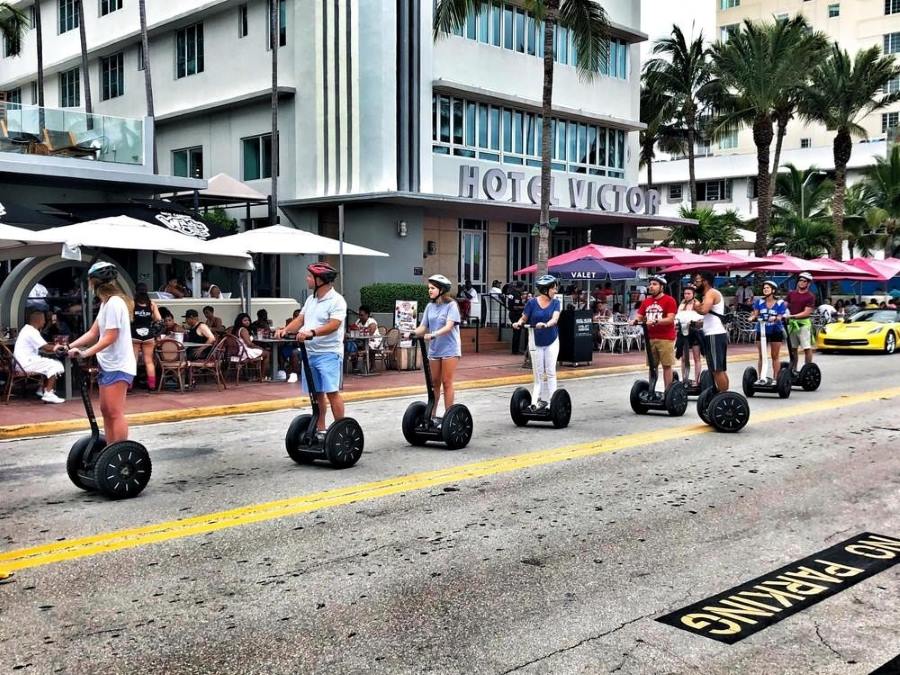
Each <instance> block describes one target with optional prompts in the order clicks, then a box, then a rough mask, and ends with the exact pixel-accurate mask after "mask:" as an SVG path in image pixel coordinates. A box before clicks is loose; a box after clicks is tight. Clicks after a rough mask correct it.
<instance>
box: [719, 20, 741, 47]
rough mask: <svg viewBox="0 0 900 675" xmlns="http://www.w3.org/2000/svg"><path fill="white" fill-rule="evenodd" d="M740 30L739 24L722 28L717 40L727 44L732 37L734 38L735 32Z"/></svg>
mask: <svg viewBox="0 0 900 675" xmlns="http://www.w3.org/2000/svg"><path fill="white" fill-rule="evenodd" d="M740 28H741V26H740V24H737V23H732V24H729V25H727V26H722V27H721V28H720V29H719V40H721V41H722V42H728V40H730V39H731V38H732V37H734V36H735V34H737V32H738V31H739V30H740Z"/></svg>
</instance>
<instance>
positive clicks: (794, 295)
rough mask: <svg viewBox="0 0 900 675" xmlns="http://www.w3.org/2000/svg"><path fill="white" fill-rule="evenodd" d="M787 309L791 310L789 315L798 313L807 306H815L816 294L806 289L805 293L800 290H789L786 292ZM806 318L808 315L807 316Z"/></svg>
mask: <svg viewBox="0 0 900 675" xmlns="http://www.w3.org/2000/svg"><path fill="white" fill-rule="evenodd" d="M785 300H786V301H787V306H788V309H789V310H790V312H791V316H794V315H796V314H800V313H801V312H802V311H803V310H804V309H806V308H807V307H813V308H814V307H815V306H816V296H815V295H813V294H812V293H810V292H809V291H807V292H806V293H801V292H800V291H791V292H790V293H788V294H787V298H785ZM807 318H808V317H807Z"/></svg>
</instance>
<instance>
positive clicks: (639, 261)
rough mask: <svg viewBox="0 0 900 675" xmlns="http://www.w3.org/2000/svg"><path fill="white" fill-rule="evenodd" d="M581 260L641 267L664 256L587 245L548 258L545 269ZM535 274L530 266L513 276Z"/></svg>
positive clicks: (652, 263)
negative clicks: (594, 259)
mask: <svg viewBox="0 0 900 675" xmlns="http://www.w3.org/2000/svg"><path fill="white" fill-rule="evenodd" d="M583 258H597V259H598V260H608V261H610V262H614V263H618V264H619V265H625V266H626V267H643V266H646V265H655V262H654V261H657V260H664V259H665V258H666V255H665V254H662V253H650V252H649V251H635V250H634V249H630V248H620V247H619V246H602V245H600V244H587V245H586V246H582V247H580V248H576V249H575V250H573V251H569V252H568V253H562V254H560V255H558V256H555V257H553V258H550V260H548V261H547V267H548V268H549V267H555V266H557V265H563V264H565V263H570V262H573V261H575V260H581V259H583ZM535 272H537V265H530V266H528V267H523V268H522V269H520V270H516V271H515V272H514V274H516V275H519V274H534V273H535Z"/></svg>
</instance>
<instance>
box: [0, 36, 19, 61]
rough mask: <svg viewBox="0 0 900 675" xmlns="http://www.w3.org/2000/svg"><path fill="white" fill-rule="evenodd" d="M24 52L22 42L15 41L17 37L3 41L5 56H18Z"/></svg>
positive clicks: (10, 37)
mask: <svg viewBox="0 0 900 675" xmlns="http://www.w3.org/2000/svg"><path fill="white" fill-rule="evenodd" d="M20 51H22V41H21V40H17V39H15V36H12V35H11V36H9V37H7V38H6V39H5V40H3V56H6V57H10V56H18V55H19V52H20Z"/></svg>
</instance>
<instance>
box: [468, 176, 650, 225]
mask: <svg viewBox="0 0 900 675" xmlns="http://www.w3.org/2000/svg"><path fill="white" fill-rule="evenodd" d="M563 192H564V194H563V195H562V200H561V199H560V195H559V193H558V192H557V181H556V178H551V179H550V204H551V205H552V206H567V207H570V208H573V209H586V210H592V211H606V212H610V213H634V214H645V215H651V216H652V215H655V214H656V213H657V212H658V211H659V191H658V190H648V189H645V188H642V187H638V186H628V185H623V184H621V183H602V182H600V181H595V180H589V179H586V178H569V179H568V180H567V181H566V186H565V189H564V191H563ZM459 196H460V197H462V198H463V199H484V198H487V199H488V200H489V201H492V202H511V203H513V204H535V205H537V204H540V203H541V177H540V176H533V177H531V178H527V177H526V175H525V173H524V172H522V171H504V170H502V169H488V170H487V171H485V172H484V174H483V175H482V173H481V169H480V167H477V166H469V165H466V164H464V165H462V166H460V167H459Z"/></svg>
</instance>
